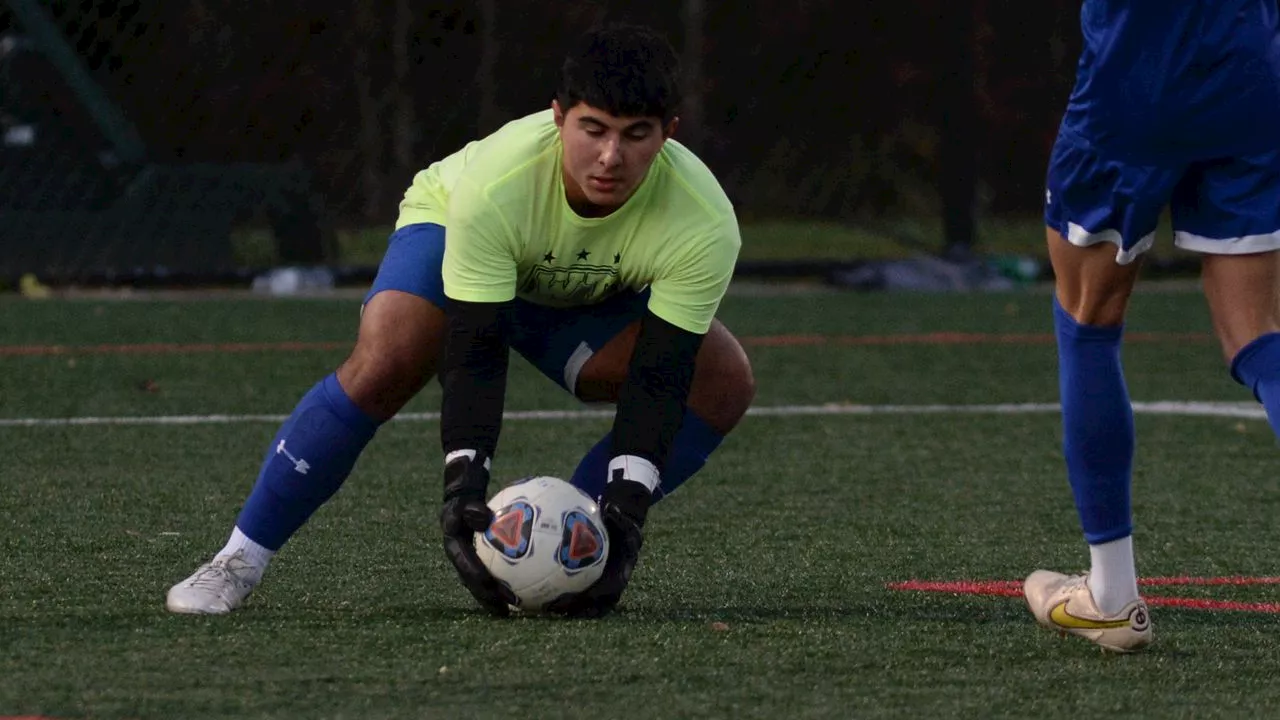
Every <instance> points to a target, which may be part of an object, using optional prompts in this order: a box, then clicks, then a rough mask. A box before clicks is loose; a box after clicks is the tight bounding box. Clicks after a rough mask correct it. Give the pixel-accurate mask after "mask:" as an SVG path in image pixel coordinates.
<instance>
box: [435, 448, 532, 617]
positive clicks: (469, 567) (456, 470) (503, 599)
mask: <svg viewBox="0 0 1280 720" xmlns="http://www.w3.org/2000/svg"><path fill="white" fill-rule="evenodd" d="M488 487H489V471H488V470H486V469H485V467H484V462H483V459H482V458H477V459H476V460H472V459H470V458H468V457H466V456H463V457H460V458H458V459H456V460H454V461H453V462H451V463H449V464H448V465H445V468H444V505H443V506H442V507H441V508H440V529H441V530H442V531H444V552H445V554H446V555H448V556H449V560H450V562H452V563H453V567H454V568H455V569H456V570H457V571H458V577H460V578H461V579H462V584H463V585H465V586H466V587H467V590H470V591H471V594H472V595H473V596H475V599H476V600H477V601H478V602H479V603H480V604H481V605H482V606H483V607H484V609H486V610H488V611H489V612H490V613H492V614H494V615H497V616H499V617H506V616H507V614H508V613H509V612H510V606H511V605H515V604H516V603H517V602H518V601H517V599H516V596H515V593H513V592H511V588H508V587H507V586H506V585H503V584H502V583H500V582H498V581H497V579H495V578H494V577H493V575H492V574H490V573H489V569H488V568H486V567H485V566H484V563H482V562H480V556H479V555H477V554H476V546H475V540H476V533H478V532H484V531H485V530H487V529H488V528H489V524H490V523H491V522H493V511H492V510H490V509H489V506H488V505H487V504H485V501H484V494H485V490H486V489H488Z"/></svg>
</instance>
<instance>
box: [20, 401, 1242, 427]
mask: <svg viewBox="0 0 1280 720" xmlns="http://www.w3.org/2000/svg"><path fill="white" fill-rule="evenodd" d="M1133 410H1134V412H1136V413H1138V414H1140V415H1176V416H1183V417H1221V418H1239V419H1242V420H1265V419H1266V413H1265V412H1264V411H1263V409H1262V408H1261V407H1260V406H1259V405H1257V404H1256V403H1237V402H1176V401H1163V402H1136V403H1133ZM1056 412H1058V405H1057V403H1006V404H998V405H848V404H838V403H833V404H826V405H772V406H765V407H755V408H751V410H750V411H749V412H748V414H749V415H753V416H756V417H801V416H818V415H1042V414H1048V413H1056ZM285 417H286V416H284V415H155V416H140V417H69V418H0V428H5V427H74V426H79V425H237V424H242V423H272V424H279V423H281V422H283V421H284V420H285ZM609 417H613V410H612V409H602V410H594V409H584V410H513V411H510V412H508V413H506V415H504V418H505V419H506V420H543V421H546V420H553V421H554V420H584V419H595V418H609ZM395 419H396V421H398V422H433V421H436V420H439V419H440V413H401V414H400V415H397V416H396V418H395Z"/></svg>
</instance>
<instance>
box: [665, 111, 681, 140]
mask: <svg viewBox="0 0 1280 720" xmlns="http://www.w3.org/2000/svg"><path fill="white" fill-rule="evenodd" d="M678 127H680V116H679V115H677V116H676V117H673V118H671V122H669V123H667V124H666V126H665V127H663V128H662V139H663V140H670V139H671V136H673V135H675V134H676V128H678Z"/></svg>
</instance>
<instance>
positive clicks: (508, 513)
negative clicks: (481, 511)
mask: <svg viewBox="0 0 1280 720" xmlns="http://www.w3.org/2000/svg"><path fill="white" fill-rule="evenodd" d="M489 508H490V509H491V510H493V522H492V523H491V524H490V525H489V529H488V530H486V531H485V532H483V533H476V553H477V554H478V555H479V556H480V562H482V563H484V565H485V567H487V568H488V569H489V572H490V573H492V574H493V576H494V577H495V578H497V579H498V580H499V581H500V582H502V583H503V584H505V585H506V586H507V587H509V588H511V591H512V592H514V593H515V595H516V597H517V598H519V599H520V604H519V606H518V608H517V609H519V610H522V611H524V610H528V611H536V610H541V609H542V608H543V607H544V606H545V605H547V604H548V603H550V602H551V601H553V600H555V599H557V598H559V597H562V596H564V595H570V594H573V593H579V592H582V591H583V590H586V589H587V588H588V587H590V586H591V584H592V583H594V582H595V581H596V580H598V579H600V575H601V573H603V572H604V563H605V559H606V558H607V557H608V555H609V535H608V534H607V533H606V532H605V530H604V521H603V520H602V519H601V517H600V508H599V507H598V506H597V505H596V503H595V501H594V500H592V499H591V498H590V497H589V496H588V495H587V494H586V493H584V492H582V491H581V490H579V489H578V488H576V487H574V486H572V485H570V484H569V483H567V482H565V481H564V480H561V479H559V478H553V477H545V476H537V477H527V478H524V479H523V480H517V481H516V482H514V483H512V484H511V485H508V486H507V487H505V488H503V489H502V490H501V491H500V492H499V493H498V494H497V495H494V496H493V498H492V499H491V500H489Z"/></svg>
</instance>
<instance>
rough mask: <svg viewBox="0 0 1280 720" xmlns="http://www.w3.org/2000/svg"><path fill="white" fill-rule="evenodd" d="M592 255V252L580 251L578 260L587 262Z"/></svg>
mask: <svg viewBox="0 0 1280 720" xmlns="http://www.w3.org/2000/svg"><path fill="white" fill-rule="evenodd" d="M590 254H591V251H590V250H581V251H579V252H578V259H579V260H586V259H587V256H588V255H590Z"/></svg>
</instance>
